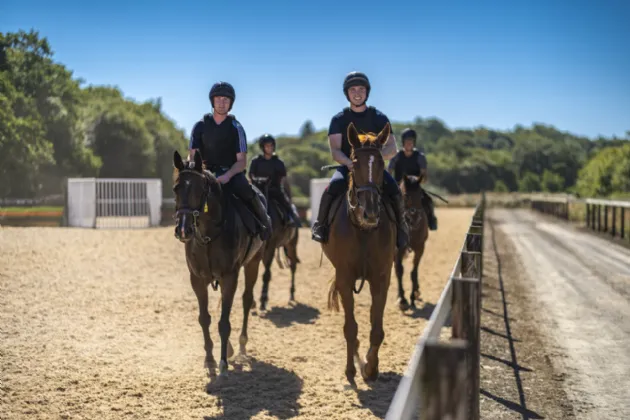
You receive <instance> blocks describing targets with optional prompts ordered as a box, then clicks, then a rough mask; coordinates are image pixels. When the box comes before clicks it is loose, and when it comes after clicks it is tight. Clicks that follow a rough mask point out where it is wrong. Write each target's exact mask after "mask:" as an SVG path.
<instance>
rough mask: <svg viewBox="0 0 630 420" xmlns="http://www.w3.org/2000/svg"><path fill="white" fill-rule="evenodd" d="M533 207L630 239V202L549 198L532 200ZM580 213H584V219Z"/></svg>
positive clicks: (594, 229) (602, 231)
mask: <svg viewBox="0 0 630 420" xmlns="http://www.w3.org/2000/svg"><path fill="white" fill-rule="evenodd" d="M582 206H584V207H582ZM531 207H532V209H533V210H536V211H539V212H541V213H545V214H549V215H552V216H556V217H559V218H561V219H565V220H572V221H579V222H580V223H581V222H582V220H584V224H585V225H586V227H587V228H590V229H591V230H593V231H596V232H601V233H607V234H610V236H612V237H613V238H616V237H619V238H621V239H625V238H630V234H629V233H630V221H629V220H628V219H629V218H630V201H623V200H604V199H596V198H587V199H571V198H551V197H547V198H538V199H535V200H532V202H531ZM570 207H571V208H572V209H573V210H571V211H572V213H573V214H572V215H570V214H569V208H570ZM578 211H579V212H582V211H583V212H584V214H583V218H582V215H580V214H579V212H578ZM576 219H577V220H576Z"/></svg>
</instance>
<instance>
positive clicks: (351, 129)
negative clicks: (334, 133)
mask: <svg viewBox="0 0 630 420" xmlns="http://www.w3.org/2000/svg"><path fill="white" fill-rule="evenodd" d="M348 141H349V142H350V145H351V146H352V147H353V148H355V149H356V148H358V147H360V146H361V141H360V140H359V132H358V131H357V129H356V128H355V126H354V124H353V123H350V125H348Z"/></svg>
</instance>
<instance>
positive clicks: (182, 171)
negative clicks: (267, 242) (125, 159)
mask: <svg viewBox="0 0 630 420" xmlns="http://www.w3.org/2000/svg"><path fill="white" fill-rule="evenodd" d="M173 164H174V167H175V170H174V173H173V192H174V193H175V217H176V220H177V223H176V226H175V237H176V238H177V239H178V240H179V241H181V242H183V243H184V248H185V252H186V263H187V265H188V271H189V272H190V283H191V285H192V288H193V290H194V292H195V295H196V296H197V301H198V303H199V324H200V325H201V330H202V332H203V340H204V349H205V351H206V357H205V362H204V367H205V368H207V369H208V376H210V378H211V383H210V384H209V385H212V384H217V385H220V384H221V382H223V381H224V380H225V378H226V377H227V372H228V362H227V359H228V358H231V357H232V356H233V355H234V350H233V348H232V344H231V343H230V341H229V337H230V332H231V329H232V327H231V324H230V312H231V310H232V303H233V301H234V295H235V293H236V288H237V281H238V274H239V271H240V269H241V267H244V269H245V292H244V293H243V312H244V316H243V326H242V329H241V336H240V338H239V344H240V349H239V355H238V358H239V359H245V360H246V359H247V351H246V345H247V323H248V319H249V312H250V309H251V307H252V302H253V300H254V285H255V284H256V279H257V277H258V267H259V264H260V260H261V257H262V252H261V250H262V247H263V241H262V240H260V238H259V237H258V236H254V235H252V234H251V225H249V226H250V227H249V232H248V225H247V224H246V222H249V221H250V220H248V219H247V218H246V217H245V218H244V217H242V215H241V214H240V212H239V211H236V210H237V209H238V208H239V204H240V208H243V207H242V206H243V204H242V203H239V200H238V198H236V197H235V196H233V195H232V194H230V192H229V189H227V188H226V187H225V186H223V185H221V184H220V183H219V182H218V181H217V178H216V177H215V176H214V175H213V174H212V173H211V172H210V171H208V170H206V169H205V168H202V160H201V156H200V154H199V153H198V152H196V153H195V156H194V165H191V162H189V161H186V162H184V161H183V160H182V157H181V156H180V154H179V153H178V152H177V151H175V153H174V156H173ZM208 285H211V286H212V288H213V289H214V290H215V291H216V290H217V288H218V287H220V288H221V301H220V304H221V318H220V320H219V334H220V336H221V358H220V363H219V377H218V378H217V376H216V368H217V364H216V361H215V359H214V356H213V354H212V349H213V343H212V339H211V338H210V331H209V330H210V322H211V317H210V314H209V313H208Z"/></svg>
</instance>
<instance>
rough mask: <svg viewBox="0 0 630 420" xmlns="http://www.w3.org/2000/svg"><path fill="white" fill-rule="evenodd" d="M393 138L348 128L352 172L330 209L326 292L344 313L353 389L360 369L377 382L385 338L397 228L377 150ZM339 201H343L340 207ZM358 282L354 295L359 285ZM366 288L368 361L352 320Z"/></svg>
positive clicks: (331, 303)
mask: <svg viewBox="0 0 630 420" xmlns="http://www.w3.org/2000/svg"><path fill="white" fill-rule="evenodd" d="M390 133H391V126H390V125H389V123H388V124H387V125H386V126H385V128H384V129H383V130H382V131H381V132H380V133H379V134H378V135H376V136H372V135H367V136H366V135H362V136H360V135H359V134H358V132H357V130H356V128H355V127H354V125H353V124H352V123H351V124H350V126H349V127H348V140H349V142H350V145H351V146H352V153H351V156H350V158H351V159H352V161H353V168H352V169H351V170H350V173H349V175H348V191H347V194H345V196H344V195H341V196H340V197H338V198H337V199H335V202H334V203H333V206H331V208H333V209H335V208H336V210H333V214H332V216H333V217H334V220H333V221H332V223H331V224H330V234H329V240H328V241H327V243H326V244H322V249H323V252H324V253H325V254H326V256H327V257H328V259H329V260H330V262H331V263H332V265H333V266H334V268H335V277H334V279H333V281H332V283H331V286H330V290H329V292H328V308H329V309H331V310H336V311H339V298H341V304H342V305H343V309H344V313H345V323H344V326H343V332H344V335H345V338H346V342H347V350H348V353H347V360H346V378H347V379H348V381H349V382H350V383H351V384H352V385H353V386H356V383H355V380H354V377H355V375H356V372H357V371H356V367H355V364H354V361H355V360H356V362H357V363H358V365H359V368H360V371H361V376H362V377H363V379H364V380H365V381H372V380H375V379H377V378H378V373H379V371H378V351H379V348H380V346H381V344H382V343H383V339H384V338H385V332H384V331H383V313H384V311H385V304H386V302H387V292H388V290H389V284H390V279H391V272H392V265H393V263H394V254H395V252H396V226H395V224H394V221H393V220H392V219H391V218H390V217H389V216H388V214H387V210H386V208H385V206H384V205H383V204H384V203H383V202H382V191H383V171H384V170H385V162H384V160H383V156H382V155H381V150H382V148H383V145H384V144H385V142H387V139H388V138H389V136H390ZM339 200H341V201H342V202H341V203H340V205H337V204H338V203H339ZM359 279H360V280H361V285H360V287H359V290H358V291H357V290H356V288H355V287H356V286H355V285H356V282H357V280H359ZM365 281H367V282H368V283H369V285H370V293H371V295H372V307H371V309H370V320H371V324H372V329H371V331H370V348H369V350H368V352H367V356H366V360H365V361H363V360H361V358H360V357H359V340H358V339H357V334H358V325H357V322H356V320H355V317H354V295H353V292H354V293H359V292H360V290H361V288H362V286H363V282H365Z"/></svg>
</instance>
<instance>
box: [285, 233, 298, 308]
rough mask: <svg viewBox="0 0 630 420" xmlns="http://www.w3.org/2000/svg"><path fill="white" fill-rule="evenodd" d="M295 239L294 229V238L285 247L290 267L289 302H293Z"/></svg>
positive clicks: (295, 265) (295, 262)
mask: <svg viewBox="0 0 630 420" xmlns="http://www.w3.org/2000/svg"><path fill="white" fill-rule="evenodd" d="M297 239H298V231H297V229H296V232H295V236H294V237H293V239H291V241H290V242H289V244H288V245H287V246H286V248H285V249H286V250H287V257H288V258H289V266H290V267H291V297H290V298H289V302H295V271H296V270H297V260H298V258H297Z"/></svg>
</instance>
